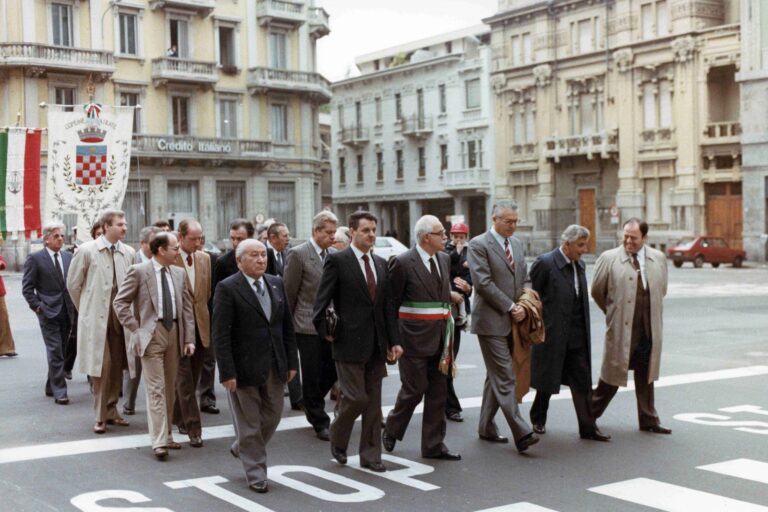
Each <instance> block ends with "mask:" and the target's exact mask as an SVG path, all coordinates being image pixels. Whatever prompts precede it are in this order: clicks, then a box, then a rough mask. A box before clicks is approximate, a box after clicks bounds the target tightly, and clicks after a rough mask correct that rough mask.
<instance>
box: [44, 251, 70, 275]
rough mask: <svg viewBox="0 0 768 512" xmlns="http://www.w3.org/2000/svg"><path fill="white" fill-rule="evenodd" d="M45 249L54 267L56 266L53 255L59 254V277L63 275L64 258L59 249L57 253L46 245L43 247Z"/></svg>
mask: <svg viewBox="0 0 768 512" xmlns="http://www.w3.org/2000/svg"><path fill="white" fill-rule="evenodd" d="M45 250H46V251H48V256H50V257H51V262H53V268H54V269H55V268H56V258H55V257H54V254H58V255H59V267H61V277H64V260H63V259H62V257H61V251H59V252H58V253H55V252H53V251H52V250H50V249H49V248H47V247H46V248H45ZM65 281H66V279H65Z"/></svg>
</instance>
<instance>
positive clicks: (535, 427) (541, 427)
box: [533, 423, 547, 434]
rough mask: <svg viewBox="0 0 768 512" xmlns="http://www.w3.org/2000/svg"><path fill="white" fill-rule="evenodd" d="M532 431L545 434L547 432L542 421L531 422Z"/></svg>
mask: <svg viewBox="0 0 768 512" xmlns="http://www.w3.org/2000/svg"><path fill="white" fill-rule="evenodd" d="M533 431H534V432H536V433H537V434H546V433H547V426H546V425H544V424H543V423H534V424H533Z"/></svg>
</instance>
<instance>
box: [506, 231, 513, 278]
mask: <svg viewBox="0 0 768 512" xmlns="http://www.w3.org/2000/svg"><path fill="white" fill-rule="evenodd" d="M504 255H505V256H506V257H507V263H509V268H511V269H512V272H514V271H515V260H514V259H513V258H512V251H511V250H510V249H509V238H505V239H504Z"/></svg>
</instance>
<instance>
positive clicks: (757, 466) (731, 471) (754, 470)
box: [698, 459, 768, 484]
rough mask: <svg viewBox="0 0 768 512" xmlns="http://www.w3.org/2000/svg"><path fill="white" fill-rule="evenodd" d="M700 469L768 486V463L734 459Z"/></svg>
mask: <svg viewBox="0 0 768 512" xmlns="http://www.w3.org/2000/svg"><path fill="white" fill-rule="evenodd" d="M698 469H703V470H704V471H712V472H713V473H719V474H721V475H728V476H734V477H736V478H743V479H744V480H751V481H753V482H760V483H761V484H768V463H765V462H760V461H758V460H752V459H734V460H728V461H725V462H718V463H717V464H708V465H706V466H699V467H698Z"/></svg>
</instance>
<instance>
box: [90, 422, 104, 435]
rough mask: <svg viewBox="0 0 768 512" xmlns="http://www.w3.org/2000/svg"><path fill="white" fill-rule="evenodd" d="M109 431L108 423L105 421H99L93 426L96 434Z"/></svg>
mask: <svg viewBox="0 0 768 512" xmlns="http://www.w3.org/2000/svg"><path fill="white" fill-rule="evenodd" d="M106 431H107V424H106V423H104V422H103V421H97V422H96V424H95V425H94V426H93V433H94V434H103V433H105V432H106Z"/></svg>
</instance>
